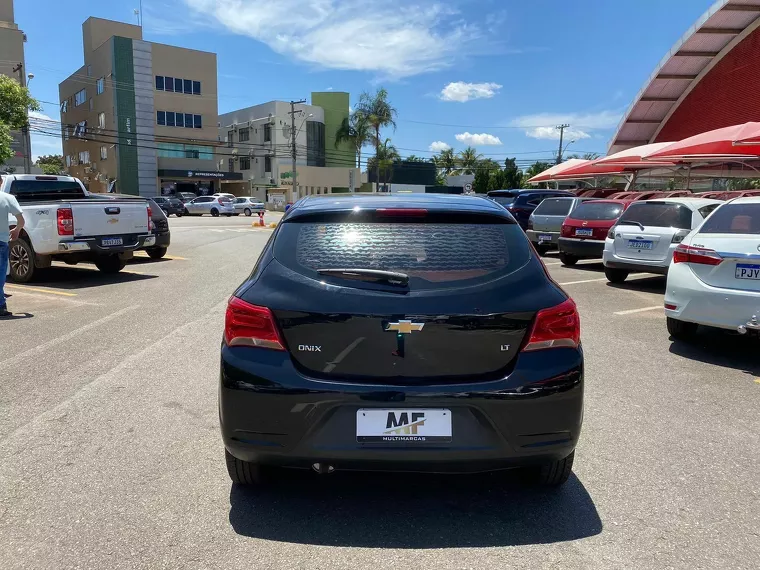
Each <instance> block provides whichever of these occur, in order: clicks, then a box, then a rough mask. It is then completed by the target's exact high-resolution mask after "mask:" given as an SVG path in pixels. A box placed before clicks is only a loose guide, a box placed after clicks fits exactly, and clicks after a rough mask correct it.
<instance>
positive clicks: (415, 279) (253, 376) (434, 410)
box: [219, 195, 583, 485]
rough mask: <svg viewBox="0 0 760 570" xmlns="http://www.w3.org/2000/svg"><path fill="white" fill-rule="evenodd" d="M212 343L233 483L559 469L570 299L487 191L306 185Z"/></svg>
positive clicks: (567, 445) (569, 379)
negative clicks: (380, 192) (217, 351)
mask: <svg viewBox="0 0 760 570" xmlns="http://www.w3.org/2000/svg"><path fill="white" fill-rule="evenodd" d="M221 351H222V354H221V375H220V388H219V413H220V422H221V428H222V436H223V439H224V445H225V447H226V458H227V468H228V471H229V475H230V477H231V478H232V481H233V482H235V483H256V482H258V481H259V480H260V476H261V475H262V474H263V472H264V471H266V470H270V469H272V468H275V467H292V468H306V469H308V468H313V469H315V470H316V471H318V472H320V473H327V472H331V471H333V470H335V469H338V470H340V469H346V470H350V469H354V470H388V471H428V472H478V471H490V470H499V469H507V468H514V467H520V468H523V469H524V472H525V473H526V474H528V475H529V476H530V477H532V478H533V479H534V480H535V481H537V482H539V483H542V484H545V485H559V484H562V483H564V482H565V481H566V480H567V478H568V477H569V475H570V472H571V469H572V465H573V456H574V449H575V446H576V443H577V442H578V437H579V435H580V430H581V422H582V419H583V352H582V350H581V345H580V320H579V317H578V313H577V310H576V307H575V303H573V301H572V300H571V299H569V298H568V296H567V295H566V294H565V293H564V292H563V291H562V289H560V287H559V286H558V285H557V284H556V283H555V282H554V281H552V280H551V279H550V278H549V276H548V275H547V273H546V270H545V268H544V266H543V264H542V262H541V261H540V259H539V258H538V255H537V254H536V252H535V251H534V249H533V248H532V247H531V245H530V243H529V242H528V239H527V238H526V237H525V234H524V233H523V232H522V230H521V229H520V227H519V226H518V225H517V224H516V223H515V221H514V219H513V218H512V216H511V215H510V214H509V212H507V211H506V210H505V209H504V208H502V207H501V206H499V205H498V204H495V203H493V202H491V201H490V200H486V199H483V198H478V197H465V196H442V195H422V196H420V195H414V196H412V195H406V196H398V195H387V196H366V197H362V196H351V195H346V196H345V197H338V196H331V197H324V198H306V199H304V200H301V201H299V202H298V203H297V204H296V205H295V206H294V207H292V208H291V209H290V211H289V212H288V213H287V215H286V216H285V217H284V218H283V220H282V222H281V223H280V224H279V226H278V227H277V229H276V230H275V232H274V233H273V235H272V237H271V239H270V240H269V243H268V244H267V245H266V247H265V248H264V251H263V252H262V253H261V256H260V257H259V260H258V262H257V263H256V266H255V267H254V269H253V272H252V273H251V275H250V277H249V278H248V279H247V280H246V281H245V282H244V283H243V284H242V285H241V286H240V287H239V288H238V290H237V291H235V293H234V295H233V296H232V297H231V298H230V301H229V305H228V307H227V313H226V321H225V328H224V341H223V343H222V349H221Z"/></svg>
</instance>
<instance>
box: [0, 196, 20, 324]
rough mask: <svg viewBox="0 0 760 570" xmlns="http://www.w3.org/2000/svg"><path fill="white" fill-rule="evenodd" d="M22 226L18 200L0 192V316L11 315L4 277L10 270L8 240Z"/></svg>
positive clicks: (16, 236) (16, 234) (14, 235)
mask: <svg viewBox="0 0 760 570" xmlns="http://www.w3.org/2000/svg"><path fill="white" fill-rule="evenodd" d="M11 215H13V216H15V217H16V227H15V228H13V230H11V229H10V223H9V218H10V217H11ZM23 228H24V214H23V213H22V212H21V206H19V205H18V200H16V197H15V196H13V195H11V194H7V193H5V192H0V318H4V317H10V316H12V313H11V312H10V311H8V307H7V306H6V303H5V279H6V276H7V274H8V273H9V270H10V268H9V265H8V257H9V254H10V242H12V241H13V240H16V239H18V236H19V235H20V234H21V230H22V229H23Z"/></svg>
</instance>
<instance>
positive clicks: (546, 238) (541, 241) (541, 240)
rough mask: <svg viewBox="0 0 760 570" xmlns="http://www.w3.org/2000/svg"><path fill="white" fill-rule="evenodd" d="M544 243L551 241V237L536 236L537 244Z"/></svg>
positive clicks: (544, 235) (545, 235)
mask: <svg viewBox="0 0 760 570" xmlns="http://www.w3.org/2000/svg"><path fill="white" fill-rule="evenodd" d="M545 241H552V236H550V235H547V234H539V235H538V243H539V244H540V243H543V242H545Z"/></svg>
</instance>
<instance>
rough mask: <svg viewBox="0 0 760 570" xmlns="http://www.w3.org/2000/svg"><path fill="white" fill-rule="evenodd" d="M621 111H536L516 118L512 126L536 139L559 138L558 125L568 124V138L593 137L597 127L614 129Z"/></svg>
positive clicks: (566, 134) (566, 133)
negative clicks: (523, 130)
mask: <svg viewBox="0 0 760 570" xmlns="http://www.w3.org/2000/svg"><path fill="white" fill-rule="evenodd" d="M621 116H622V113H621V112H620V111H599V112H598V113H536V114H533V115H523V116H521V117H517V118H516V119H514V120H513V121H512V122H511V123H510V126H513V127H522V128H524V129H525V135H526V136H529V137H531V138H534V139H549V140H559V129H557V128H556V125H563V124H567V125H570V127H569V128H567V129H565V138H566V139H587V138H591V136H592V134H593V133H592V132H591V131H594V130H596V129H600V130H606V129H614V128H615V127H616V126H617V124H618V123H619V122H620V117H621Z"/></svg>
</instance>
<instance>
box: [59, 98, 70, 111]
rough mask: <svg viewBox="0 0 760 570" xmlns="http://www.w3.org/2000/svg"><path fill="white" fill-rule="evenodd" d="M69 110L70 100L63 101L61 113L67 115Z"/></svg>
mask: <svg viewBox="0 0 760 570" xmlns="http://www.w3.org/2000/svg"><path fill="white" fill-rule="evenodd" d="M68 110H69V100H68V99H65V100H63V101H61V113H66V112H68Z"/></svg>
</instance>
